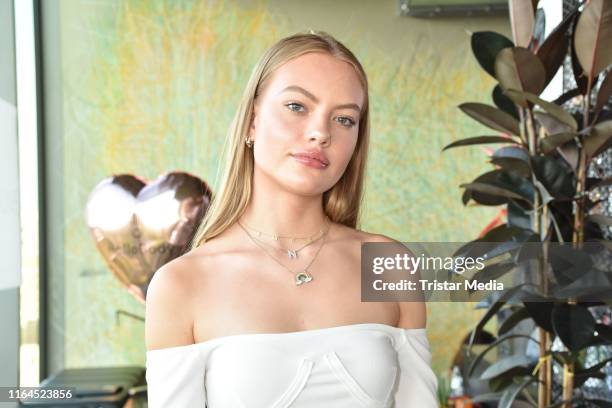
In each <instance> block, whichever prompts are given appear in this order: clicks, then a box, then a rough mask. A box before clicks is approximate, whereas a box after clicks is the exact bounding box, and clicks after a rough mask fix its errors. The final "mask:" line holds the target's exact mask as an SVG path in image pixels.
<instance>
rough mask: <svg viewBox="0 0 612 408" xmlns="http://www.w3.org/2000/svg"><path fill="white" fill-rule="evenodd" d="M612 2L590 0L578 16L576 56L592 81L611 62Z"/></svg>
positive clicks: (575, 37)
mask: <svg viewBox="0 0 612 408" xmlns="http://www.w3.org/2000/svg"><path fill="white" fill-rule="evenodd" d="M611 22H612V2H610V1H609V0H591V1H589V2H588V3H587V4H586V5H585V6H584V10H583V11H582V14H581V15H580V17H579V18H578V24H577V25H576V31H575V33H574V42H575V48H576V56H577V57H578V61H579V62H580V65H581V66H582V68H583V69H584V72H585V73H586V74H587V76H588V78H589V82H590V83H593V82H594V79H595V77H596V76H597V75H598V74H599V73H600V72H601V71H603V70H604V69H605V68H606V67H607V66H608V65H610V64H612V24H611Z"/></svg>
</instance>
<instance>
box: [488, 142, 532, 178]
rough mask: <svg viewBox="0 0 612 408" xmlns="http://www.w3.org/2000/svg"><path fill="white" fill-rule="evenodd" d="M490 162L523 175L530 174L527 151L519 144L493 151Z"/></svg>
mask: <svg viewBox="0 0 612 408" xmlns="http://www.w3.org/2000/svg"><path fill="white" fill-rule="evenodd" d="M491 163H492V164H495V165H498V166H500V167H501V168H503V169H505V170H508V171H515V172H516V173H518V174H519V175H521V176H523V177H528V176H529V175H530V174H531V168H530V167H529V153H528V152H527V151H526V150H525V149H523V148H522V147H519V146H504V147H502V148H500V149H497V150H496V151H495V152H493V155H492V158H491Z"/></svg>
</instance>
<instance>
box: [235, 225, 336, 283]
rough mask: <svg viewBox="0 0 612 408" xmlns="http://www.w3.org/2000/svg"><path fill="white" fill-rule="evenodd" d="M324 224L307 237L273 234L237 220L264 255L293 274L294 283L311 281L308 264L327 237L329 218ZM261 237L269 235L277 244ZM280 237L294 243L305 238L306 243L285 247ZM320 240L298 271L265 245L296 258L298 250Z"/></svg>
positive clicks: (316, 254)
mask: <svg viewBox="0 0 612 408" xmlns="http://www.w3.org/2000/svg"><path fill="white" fill-rule="evenodd" d="M326 221H327V222H326V226H325V227H323V228H322V229H320V230H319V231H318V232H316V233H315V234H313V235H311V236H309V237H290V236H281V235H275V234H267V233H265V232H262V231H258V230H256V229H254V228H251V227H247V226H246V225H244V224H242V223H241V222H240V221H238V225H239V226H240V228H242V230H243V231H244V232H245V233H246V234H247V236H248V237H249V238H250V239H251V241H253V243H254V244H255V245H257V246H258V247H259V249H261V250H262V251H263V252H264V253H265V254H266V255H268V256H269V257H270V258H272V259H273V260H274V261H275V262H276V263H277V264H279V265H280V266H282V267H283V268H284V269H286V270H288V271H289V272H291V274H292V275H294V282H295V284H296V285H298V286H299V285H301V284H303V283H308V282H310V281H312V279H313V278H312V275H311V274H310V273H309V272H308V268H310V266H311V265H312V264H313V262H314V261H315V259H317V256H318V255H319V252H320V251H321V248H323V245H325V240H326V238H327V233H328V232H329V229H330V227H331V221H330V220H329V218H327V217H326ZM261 237H269V238H271V239H273V240H274V241H275V242H278V246H275V245H272V244H270V243H268V242H265V241H264V240H262V239H261ZM281 239H288V240H290V241H291V242H292V243H295V241H298V240H305V241H306V243H305V244H304V245H302V246H300V247H298V248H294V249H291V248H286V247H284V246H282V245H281V244H280V240H281ZM319 240H321V243H320V244H319V247H318V248H317V251H316V252H315V254H314V256H313V257H312V259H311V260H310V262H308V264H307V265H306V266H305V267H304V268H302V269H301V270H299V271H297V272H296V271H293V270H292V269H291V268H289V267H288V266H286V265H285V264H283V263H282V262H281V261H280V260H278V259H277V258H276V257H275V256H274V255H272V254H271V253H270V252H268V250H266V246H268V247H271V248H273V249H276V250H278V251H282V252H283V253H285V254H286V255H287V256H288V257H289V259H297V258H298V254H299V252H300V251H301V250H302V249H304V248H306V247H307V246H309V245H312V244H313V243H315V242H317V241H319Z"/></svg>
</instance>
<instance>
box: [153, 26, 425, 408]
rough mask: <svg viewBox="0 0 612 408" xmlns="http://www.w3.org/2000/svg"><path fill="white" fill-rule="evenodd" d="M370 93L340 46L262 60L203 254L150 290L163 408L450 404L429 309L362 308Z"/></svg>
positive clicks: (157, 390) (172, 268)
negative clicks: (442, 392)
mask: <svg viewBox="0 0 612 408" xmlns="http://www.w3.org/2000/svg"><path fill="white" fill-rule="evenodd" d="M368 138H369V108H368V84H367V79H366V75H365V72H364V70H363V68H362V67H361V65H360V63H359V62H358V61H357V59H356V58H355V56H354V55H353V54H352V53H351V52H350V51H349V50H348V49H347V48H346V47H344V46H343V45H342V44H341V43H339V42H338V41H336V40H335V39H334V38H332V37H331V36H329V35H328V34H325V33H312V32H311V33H309V34H297V35H294V36H291V37H288V38H285V39H282V40H281V41H279V42H278V43H277V44H275V45H274V46H273V47H271V48H270V49H269V50H268V51H267V52H266V53H265V54H264V55H263V57H262V58H261V60H260V61H259V62H258V64H257V66H256V67H255V69H254V71H253V73H252V75H251V78H250V80H249V82H248V85H247V87H246V91H245V93H244V95H243V98H242V101H241V104H240V106H239V108H238V112H237V114H236V116H235V119H234V121H233V124H232V127H231V129H230V134H229V138H228V145H227V146H226V158H225V160H226V169H225V172H224V173H223V176H222V180H221V183H220V189H219V191H218V193H217V194H216V196H215V198H214V200H213V203H212V204H211V207H210V208H209V209H208V211H207V214H206V216H205V217H204V220H203V221H202V223H201V225H200V227H199V229H198V232H197V233H196V236H195V238H194V241H193V244H192V249H191V251H189V252H188V253H186V254H185V255H183V256H181V257H179V258H177V259H175V260H173V261H172V262H169V263H168V264H166V265H165V266H164V267H162V268H161V269H160V270H159V271H157V272H156V273H155V276H154V278H153V280H152V281H151V283H150V286H149V288H148V292H147V310H146V343H147V382H148V386H149V389H148V393H149V407H151V408H156V407H172V408H174V407H203V406H204V405H205V403H206V404H207V406H208V408H219V407H223V408H227V407H262V408H263V407H266V408H269V407H275V408H280V407H292V408H303V407H309V408H311V407H338V408H343V407H356V406H364V407H381V408H382V407H391V406H396V407H402V408H403V407H435V406H437V403H436V397H435V391H436V379H435V376H434V375H433V373H432V371H431V368H430V365H429V364H430V360H431V355H430V353H429V346H428V342H427V337H426V333H425V328H424V326H425V306H424V304H423V303H422V302H413V303H409V302H403V303H401V302H361V297H360V294H361V292H360V290H361V287H360V251H361V243H362V242H366V241H368V242H395V241H393V240H391V239H389V238H387V237H384V236H382V235H373V234H369V233H366V232H363V231H360V230H357V229H355V228H356V225H357V221H358V216H359V207H360V203H361V196H362V186H363V177H364V169H365V162H366V156H367V148H368Z"/></svg>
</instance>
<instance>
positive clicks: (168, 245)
mask: <svg viewBox="0 0 612 408" xmlns="http://www.w3.org/2000/svg"><path fill="white" fill-rule="evenodd" d="M211 196H212V192H211V190H210V188H209V187H208V185H207V184H206V182H204V181H202V180H201V179H199V178H198V177H196V176H193V175H191V174H188V173H184V172H172V173H166V174H163V175H161V176H159V177H158V178H157V180H155V181H152V182H148V181H147V180H145V179H143V178H141V177H137V176H133V175H131V174H121V175H116V176H112V177H109V178H106V179H104V180H102V181H101V182H100V183H99V184H98V185H97V186H96V187H95V188H94V190H93V191H92V193H91V194H90V196H89V199H88V200H87V208H86V218H87V226H88V227H89V230H90V231H91V234H92V236H93V238H94V240H95V242H96V247H97V248H98V250H99V251H100V253H101V254H102V257H103V258H104V260H105V261H106V264H107V265H108V267H109V268H110V269H111V271H112V273H113V274H114V275H115V277H117V279H119V280H120V281H121V283H123V284H124V285H125V286H126V288H127V289H128V291H129V292H130V294H132V295H133V296H134V297H136V298H137V299H138V300H139V301H141V302H143V303H144V301H145V297H146V292H147V286H148V284H149V282H150V281H151V278H152V276H153V274H154V273H155V271H156V270H158V269H159V268H160V267H161V266H162V265H164V264H165V263H167V262H169V261H171V260H172V259H174V258H176V257H177V256H179V255H181V254H182V253H183V252H184V251H185V250H186V249H187V248H186V246H187V244H188V243H189V241H190V240H191V238H192V237H193V235H194V234H195V229H196V228H197V225H198V222H199V221H200V219H201V218H202V216H203V215H204V213H205V212H206V210H207V209H208V205H209V204H210V199H211Z"/></svg>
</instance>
